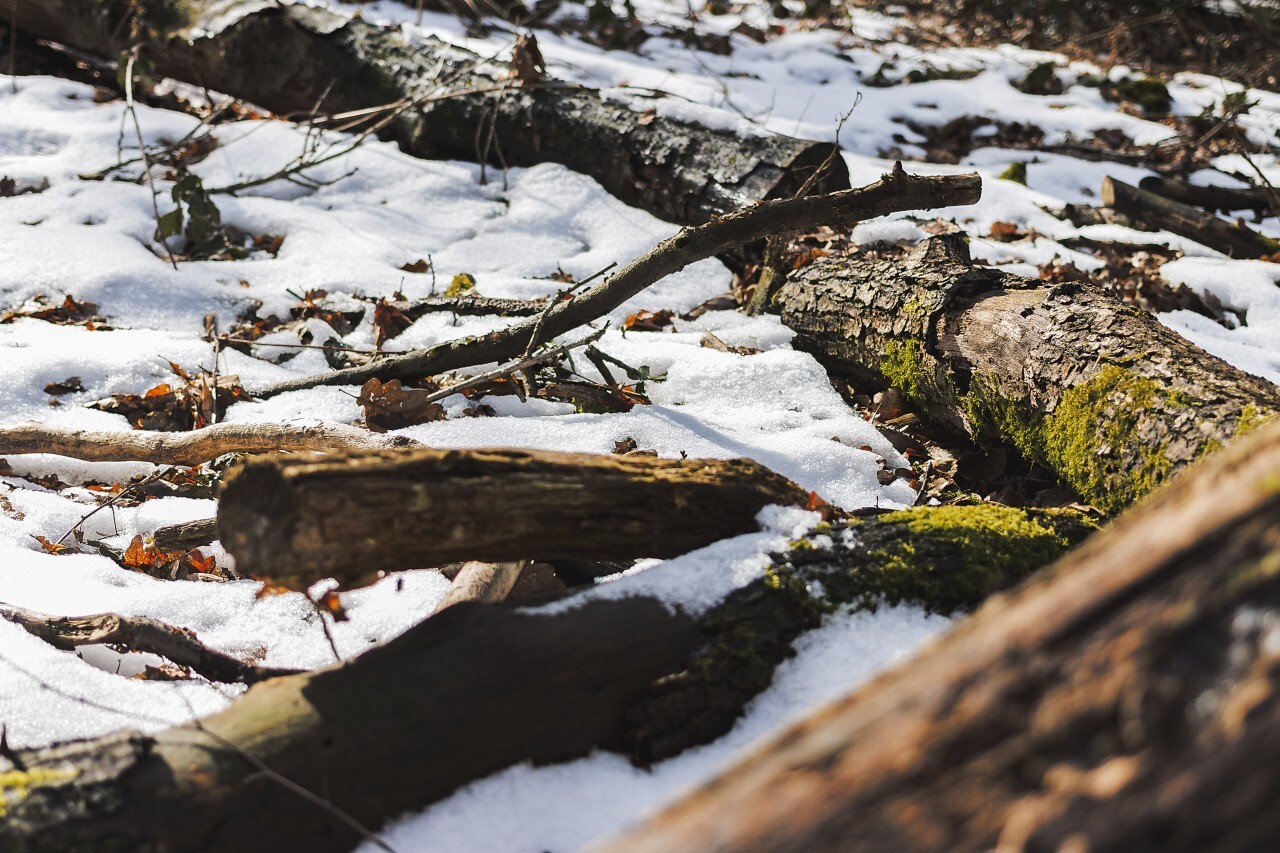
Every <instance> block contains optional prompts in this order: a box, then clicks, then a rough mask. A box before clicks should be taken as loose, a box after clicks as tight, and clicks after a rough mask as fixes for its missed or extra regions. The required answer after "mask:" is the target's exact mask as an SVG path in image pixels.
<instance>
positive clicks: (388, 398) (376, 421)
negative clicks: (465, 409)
mask: <svg viewBox="0 0 1280 853" xmlns="http://www.w3.org/2000/svg"><path fill="white" fill-rule="evenodd" d="M431 394H432V392H431V391H424V390H422V389H420V388H405V387H403V386H402V385H401V384H400V380H399V379H392V380H391V381H390V382H379V381H378V380H377V379H370V380H369V381H368V382H366V383H364V385H363V386H362V387H361V388H360V396H359V397H357V398H356V402H358V403H359V404H360V406H361V407H362V408H363V409H364V419H365V422H366V423H367V424H368V425H369V429H370V430H372V431H374V432H386V431H387V430H389V429H402V428H404V427H407V426H414V425H415V424H425V423H429V422H431V421H442V420H444V419H445V411H444V406H441V405H440V404H439V403H433V402H431V401H430V400H429V399H428V398H429V397H430V396H431Z"/></svg>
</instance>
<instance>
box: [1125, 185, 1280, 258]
mask: <svg viewBox="0 0 1280 853" xmlns="http://www.w3.org/2000/svg"><path fill="white" fill-rule="evenodd" d="M1102 201H1103V204H1105V205H1106V206H1107V207H1109V208H1111V209H1112V210H1115V211H1116V212H1117V213H1122V214H1124V215H1125V216H1128V217H1129V218H1130V219H1132V220H1134V221H1135V222H1137V223H1139V224H1140V225H1142V226H1143V227H1146V228H1150V229H1153V230H1164V231H1171V232H1173V233H1174V234H1177V235H1178V236H1180V237H1186V238H1187V239H1188V240H1194V241H1196V242H1197V243H1201V244H1203V245H1205V246H1208V247H1209V248H1210V249H1215V250H1217V251H1219V252H1222V253H1223V254H1225V255H1230V256H1231V257H1233V258H1260V257H1262V256H1263V255H1269V254H1274V253H1275V252H1280V241H1276V240H1273V239H1271V238H1270V237H1264V236H1263V235H1261V234H1259V233H1258V232H1256V231H1254V230H1252V229H1251V228H1248V227H1247V226H1245V225H1244V224H1243V223H1241V222H1235V223H1231V222H1227V221H1226V220H1224V219H1219V218H1218V217H1217V216H1214V215H1213V214H1212V213H1205V212H1204V211H1203V210H1200V209H1198V208H1195V207H1192V206H1191V205H1189V204H1183V203H1182V202H1178V201H1173V200H1171V199H1168V198H1165V197H1163V196H1159V195H1156V194H1155V193H1153V192H1148V191H1146V190H1143V189H1139V188H1138V187H1135V186H1131V185H1129V184H1126V183H1124V182H1123V181H1117V180H1116V179H1115V178H1103V179H1102Z"/></svg>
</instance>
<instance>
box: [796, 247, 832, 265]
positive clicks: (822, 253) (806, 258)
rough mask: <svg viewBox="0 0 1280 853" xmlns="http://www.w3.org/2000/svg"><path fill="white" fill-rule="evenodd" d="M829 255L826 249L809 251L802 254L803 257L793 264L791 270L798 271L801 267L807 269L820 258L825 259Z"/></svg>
mask: <svg viewBox="0 0 1280 853" xmlns="http://www.w3.org/2000/svg"><path fill="white" fill-rule="evenodd" d="M828 254H830V253H829V252H828V251H827V250H826V249H809V250H808V251H806V252H803V253H801V255H800V256H799V257H797V258H796V259H795V261H794V262H792V264H791V269H792V270H798V269H800V268H801V267H807V266H808V265H809V264H811V263H813V262H814V261H816V260H817V259H818V258H825V257H826V256H827V255H828Z"/></svg>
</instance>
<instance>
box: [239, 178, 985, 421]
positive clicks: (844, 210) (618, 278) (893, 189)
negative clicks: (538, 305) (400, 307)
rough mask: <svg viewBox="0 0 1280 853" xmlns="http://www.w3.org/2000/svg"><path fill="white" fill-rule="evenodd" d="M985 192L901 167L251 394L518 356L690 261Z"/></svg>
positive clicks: (687, 237)
mask: <svg viewBox="0 0 1280 853" xmlns="http://www.w3.org/2000/svg"><path fill="white" fill-rule="evenodd" d="M981 194H982V181H981V179H980V178H979V177H978V175H977V174H968V175H945V176H918V175H908V174H907V173H906V172H905V171H904V170H903V169H902V165H901V164H898V165H896V166H895V167H894V170H893V172H891V173H890V174H888V175H885V176H884V177H883V178H881V179H880V180H879V181H877V182H876V183H874V184H870V185H868V186H865V187H861V188H858V189H851V190H841V191H840V192H835V193H828V194H826V195H817V196H806V197H803V198H791V199H779V200H776V201H765V202H761V203H760V204H757V205H753V206H751V207H746V208H743V209H741V210H738V211H736V212H734V213H731V214H729V215H727V216H723V217H721V218H719V219H715V220H712V221H711V222H708V223H706V224H704V225H699V226H696V227H692V228H685V229H683V230H682V231H681V232H680V233H679V234H676V235H675V236H674V237H670V238H668V239H667V240H664V241H662V242H661V243H659V244H658V245H657V246H655V247H654V248H653V249H650V250H649V251H648V252H646V253H645V254H643V255H641V256H640V257H639V258H636V259H635V260H634V261H632V262H631V263H629V264H627V265H626V266H624V267H623V268H622V269H621V270H620V271H619V272H618V273H616V274H615V275H613V276H610V277H609V278H607V279H605V281H603V282H602V283H600V284H598V285H596V286H595V287H593V288H591V289H590V290H588V291H587V292H585V293H583V294H582V295H581V296H579V297H577V298H576V299H573V300H572V301H570V302H565V303H561V304H559V305H556V306H554V307H553V308H552V309H551V310H550V311H548V312H546V315H545V317H543V316H542V315H539V316H538V317H535V318H531V319H530V320H526V321H524V322H521V323H517V324H515V325H513V326H509V327H507V328H505V329H499V330H498V331H495V332H490V333H489V334H487V335H484V336H483V337H480V338H465V339H462V340H455V341H449V342H447V343H443V344H440V345H439V346H435V347H432V348H431V349H427V350H416V351H413V352H409V353H405V354H403V355H398V356H392V357H390V358H387V359H384V360H382V361H379V362H377V363H375V364H369V365H362V366H359V367H349V368H346V369H343V370H336V371H333V372H331V373H324V374H320V375H316V376H308V377H303V378H300V379H291V380H286V381H284V382H280V383H277V384H275V385H272V386H269V387H267V388H263V389H260V390H257V391H253V392H252V393H253V395H254V396H256V397H273V396H275V395H276V394H283V393H285V392H288V391H299V390H302V389H305V388H314V387H316V386H319V385H361V384H363V383H365V382H367V381H368V380H369V379H380V380H382V381H384V382H385V381H387V380H389V379H401V380H406V379H411V378H413V377H416V376H423V375H428V374H438V373H444V372H446V371H450V370H459V369H461V368H464V367H470V366H472V365H476V364H485V363H487V362H491V361H498V362H501V361H506V360H508V359H513V358H518V357H519V356H520V354H521V353H522V352H524V350H525V348H526V347H527V346H528V344H529V340H530V338H531V337H532V336H533V334H534V330H535V329H536V328H538V323H539V322H542V332H541V334H542V335H544V336H545V337H546V338H547V339H551V338H555V337H558V336H559V335H563V334H565V333H566V332H569V331H571V330H573V329H575V328H577V327H578V326H581V325H583V324H585V323H589V322H591V321H592V320H596V319H598V318H599V317H601V316H603V315H605V314H607V313H609V312H610V311H612V310H613V309H615V308H617V307H618V306H619V305H621V304H622V303H624V302H626V301H627V300H628V299H630V298H631V297H633V296H635V295H636V294H637V293H640V292H641V291H643V290H644V289H645V288H647V287H649V286H650V285H652V284H654V283H656V282H658V281H660V280H662V279H663V278H665V277H666V276H669V275H671V274H672V273H676V272H679V271H680V270H682V269H684V268H685V267H687V266H689V265H690V264H692V263H695V262H697V261H700V260H704V259H706V258H710V257H714V256H715V255H718V254H720V253H722V252H726V251H729V250H731V249H734V248H737V247H739V246H742V245H744V244H746V243H750V242H752V241H754V240H759V239H761V238H762V237H766V236H769V235H772V234H789V233H798V232H803V231H810V230H812V229H814V228H817V227H819V226H821V225H827V226H830V227H833V228H849V227H852V226H853V225H854V224H855V223H857V222H859V221H862V220H864V219H872V218H874V217H877V216H883V215H885V214H887V213H892V212H894V211H899V210H919V209H925V208H931V207H950V206H952V205H960V204H973V203H974V202H976V201H977V200H978V199H979V198H980V197H981Z"/></svg>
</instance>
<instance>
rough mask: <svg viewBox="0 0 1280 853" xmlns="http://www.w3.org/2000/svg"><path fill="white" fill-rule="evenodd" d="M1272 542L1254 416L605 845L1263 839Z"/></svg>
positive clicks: (1275, 439)
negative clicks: (950, 623)
mask: <svg viewBox="0 0 1280 853" xmlns="http://www.w3.org/2000/svg"><path fill="white" fill-rule="evenodd" d="M1277 541H1280V424H1271V425H1268V426H1266V427H1263V428H1261V429H1260V430H1259V431H1258V432H1257V433H1256V434H1254V435H1251V436H1249V437H1248V438H1246V439H1244V440H1242V441H1240V442H1238V443H1237V444H1235V445H1233V446H1232V447H1230V448H1228V449H1226V450H1224V451H1222V452H1221V453H1218V454H1215V455H1214V456H1213V458H1212V459H1210V460H1206V462H1205V463H1203V464H1201V465H1199V466H1196V467H1195V468H1192V469H1190V470H1188V471H1186V472H1184V473H1183V474H1182V475H1180V477H1179V478H1178V479H1177V480H1175V481H1174V482H1173V483H1171V484H1170V485H1169V486H1168V487H1166V488H1165V489H1163V490H1162V491H1161V492H1160V493H1159V494H1158V495H1157V496H1156V497H1154V498H1153V499H1152V500H1150V501H1148V502H1147V503H1145V504H1144V505H1143V506H1141V507H1139V508H1137V509H1135V510H1134V511H1132V512H1130V513H1128V514H1126V515H1125V516H1124V517H1122V518H1121V519H1118V520H1117V521H1116V522H1115V523H1113V524H1112V525H1111V526H1110V527H1109V528H1108V529H1106V530H1104V531H1102V532H1101V533H1099V534H1097V535H1096V536H1095V537H1093V538H1092V539H1091V540H1090V541H1089V542H1087V543H1085V545H1083V546H1082V547H1081V548H1079V549H1077V550H1076V551H1075V552H1074V553H1072V554H1071V555H1069V556H1068V557H1066V558H1065V559H1064V560H1062V561H1061V562H1059V563H1058V564H1057V565H1055V566H1054V567H1053V568H1052V569H1050V570H1049V571H1047V572H1045V573H1042V574H1041V575H1040V576H1039V577H1038V578H1035V579H1033V580H1032V581H1030V582H1029V583H1028V584H1026V585H1024V586H1023V587H1022V588H1020V589H1019V590H1018V591H1017V592H1015V593H1013V594H1012V595H1009V596H1001V597H997V598H996V599H993V600H991V601H988V602H987V604H986V605H985V606H984V607H982V608H981V609H980V610H979V611H978V612H977V613H975V614H974V615H973V616H972V617H970V618H969V619H967V620H966V621H965V622H964V623H963V624H961V625H960V626H959V627H958V628H957V629H956V630H955V631H953V632H952V633H951V634H950V635H948V636H946V637H944V638H943V639H942V640H941V641H940V642H939V643H938V644H936V645H935V646H934V647H933V648H931V649H929V650H927V651H925V652H924V653H923V654H922V655H921V656H919V657H918V658H917V659H915V660H913V661H912V662H911V663H910V664H908V665H906V666H904V667H902V668H900V669H898V670H897V671H894V672H891V673H888V674H886V675H884V676H882V677H880V678H879V679H877V680H875V681H872V682H870V683H868V684H867V685H865V686H864V687H863V688H862V689H860V690H859V691H857V692H856V693H854V694H853V695H852V696H850V697H848V698H847V699H844V700H842V701H840V702H839V703H838V704H836V705H834V706H829V707H828V708H826V709H823V710H820V711H818V712H816V713H813V714H811V715H810V716H809V717H808V718H806V719H804V720H802V721H800V722H798V723H797V724H796V725H795V726H793V727H792V728H790V729H788V730H786V731H784V732H781V733H779V735H778V737H777V738H776V739H774V740H773V741H772V742H770V743H768V744H765V745H763V746H762V747H760V748H759V749H757V750H756V751H754V753H753V754H750V755H749V756H746V757H745V758H743V759H742V760H741V761H740V762H739V763H737V764H736V765H735V766H731V767H728V768H726V769H725V771H724V772H723V774H722V775H721V776H720V777H719V778H717V779H714V780H712V781H710V782H708V783H707V785H706V786H705V787H703V788H701V789H700V790H698V791H695V792H694V793H693V794H691V795H690V796H688V797H687V798H685V799H684V800H682V801H681V802H680V803H679V804H677V805H675V806H674V807H672V808H671V809H669V810H668V811H667V812H665V813H664V814H660V815H659V816H658V817H656V818H655V819H654V820H652V821H650V822H649V823H648V824H647V825H643V826H641V827H639V828H638V829H636V830H635V831H634V832H631V833H628V834H626V835H624V836H623V837H621V838H620V839H618V840H617V841H616V843H614V844H613V845H611V846H609V847H606V848H605V849H606V850H608V851H627V853H647V851H663V852H664V853H665V851H669V850H699V851H736V853H744V851H765V850H768V851H772V853H785V851H805V853H827V851H841V853H849V851H884V850H893V851H901V853H914V851H935V850H948V851H956V853H967V851H985V850H1046V851H1047V850H1090V851H1133V850H1160V851H1166V853H1180V851H1200V850H1216V851H1254V850H1269V849H1274V847H1275V844H1276V839H1277V838H1280V811H1277V809H1276V808H1275V803H1276V800H1277V798H1280V657H1278V656H1277V644H1276V639H1277V636H1278V634H1277V632H1278V631H1280V618H1278V616H1277V609H1276V608H1277V602H1280V559H1278V555H1280V552H1277V550H1276V543H1277Z"/></svg>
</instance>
